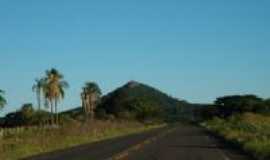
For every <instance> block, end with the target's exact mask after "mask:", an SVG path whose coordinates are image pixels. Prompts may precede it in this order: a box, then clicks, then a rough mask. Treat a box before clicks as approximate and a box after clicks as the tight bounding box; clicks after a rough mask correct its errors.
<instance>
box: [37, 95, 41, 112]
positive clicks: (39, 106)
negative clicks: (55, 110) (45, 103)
mask: <svg viewBox="0 0 270 160" xmlns="http://www.w3.org/2000/svg"><path fill="white" fill-rule="evenodd" d="M37 102H38V110H39V111H40V109H41V95H40V91H38V92H37Z"/></svg>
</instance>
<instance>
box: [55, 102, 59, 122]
mask: <svg viewBox="0 0 270 160" xmlns="http://www.w3.org/2000/svg"><path fill="white" fill-rule="evenodd" d="M54 107H55V124H56V125H58V123H59V116H58V111H57V100H55V101H54Z"/></svg>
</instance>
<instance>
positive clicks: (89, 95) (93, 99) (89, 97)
mask: <svg viewBox="0 0 270 160" xmlns="http://www.w3.org/2000/svg"><path fill="white" fill-rule="evenodd" d="M101 94H102V93H101V90H100V88H99V86H98V85H97V84H96V83H95V82H87V83H85V86H84V87H83V89H82V93H81V99H82V107H83V109H84V111H85V114H86V116H87V117H88V116H90V117H91V118H94V110H95V109H96V105H97V102H98V101H99V100H100V96H101Z"/></svg>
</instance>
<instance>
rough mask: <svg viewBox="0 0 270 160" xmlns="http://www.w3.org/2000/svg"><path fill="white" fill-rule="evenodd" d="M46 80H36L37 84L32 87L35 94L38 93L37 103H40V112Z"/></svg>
mask: <svg viewBox="0 0 270 160" xmlns="http://www.w3.org/2000/svg"><path fill="white" fill-rule="evenodd" d="M44 83H45V80H44V78H40V79H38V78H37V79H35V84H34V85H33V87H32V90H33V92H35V93H36V96H37V103H38V110H40V109H41V96H42V92H43V91H42V90H43V87H44Z"/></svg>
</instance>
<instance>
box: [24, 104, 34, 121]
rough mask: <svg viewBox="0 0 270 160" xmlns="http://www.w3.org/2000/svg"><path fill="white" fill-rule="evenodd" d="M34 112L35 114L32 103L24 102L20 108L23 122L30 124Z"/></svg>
mask: <svg viewBox="0 0 270 160" xmlns="http://www.w3.org/2000/svg"><path fill="white" fill-rule="evenodd" d="M34 114H35V110H34V108H33V104H32V103H26V104H24V105H23V106H22V108H21V116H22V120H23V124H25V125H31V124H32V119H33V116H34Z"/></svg>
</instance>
